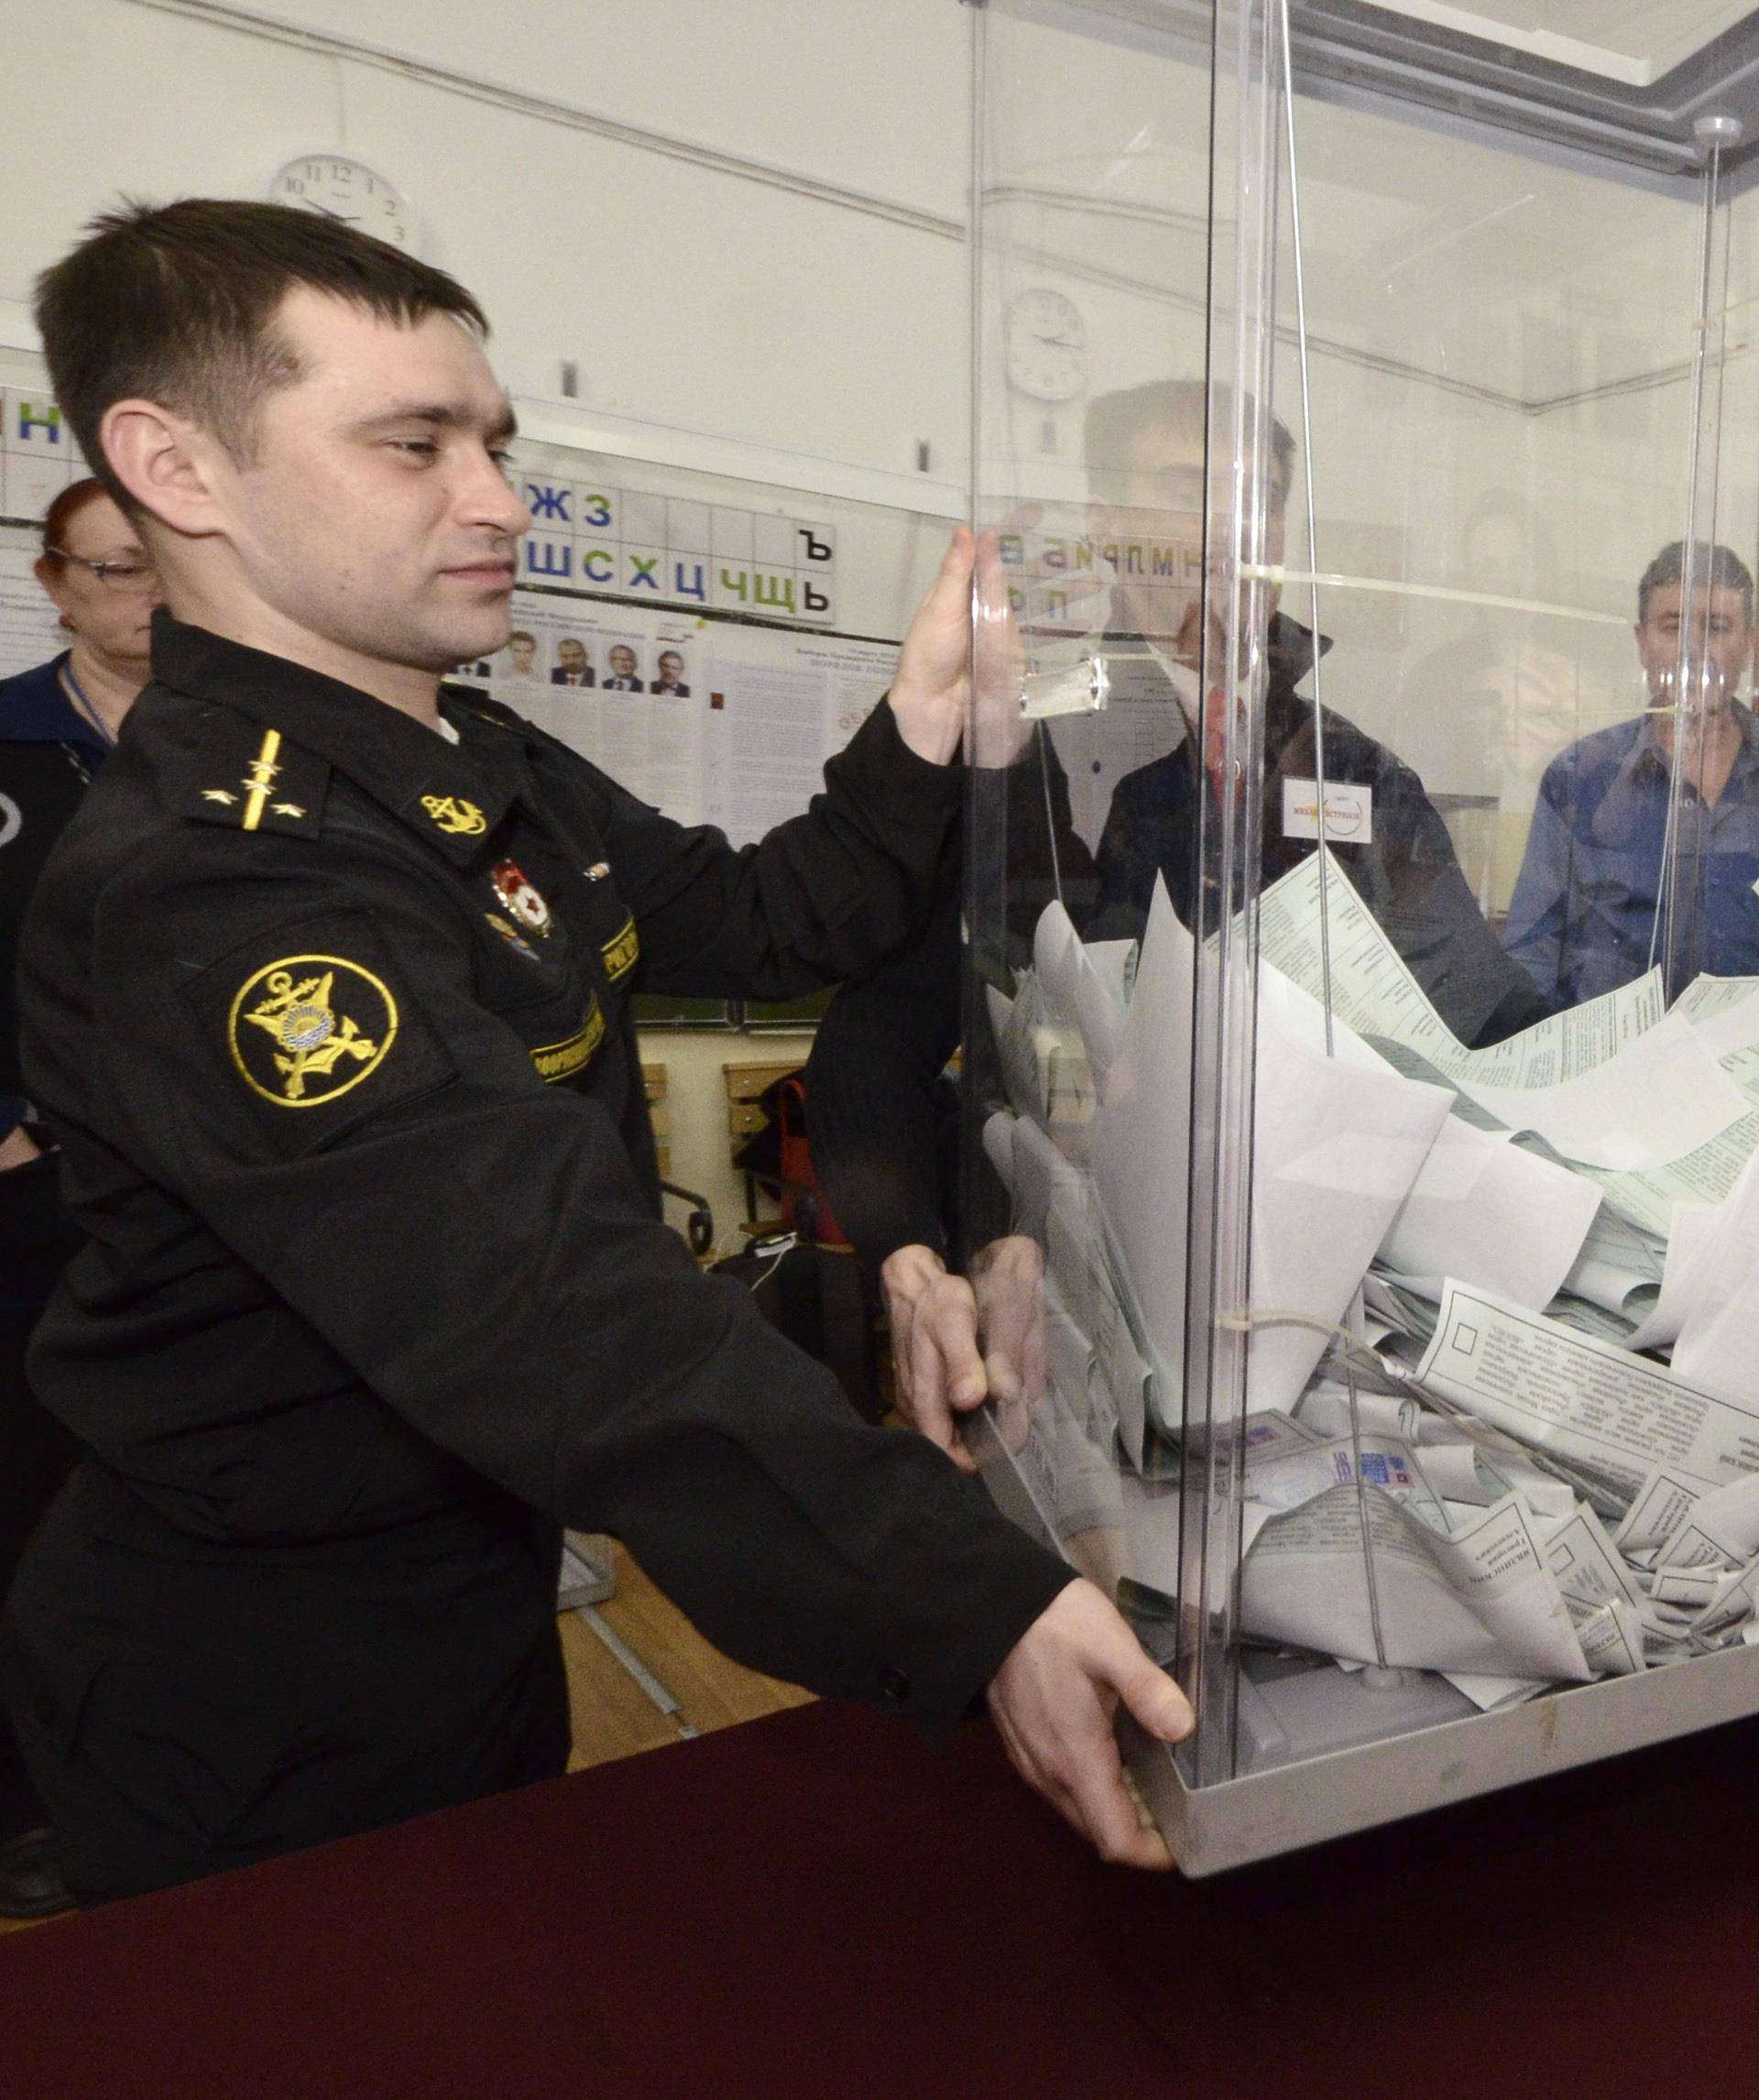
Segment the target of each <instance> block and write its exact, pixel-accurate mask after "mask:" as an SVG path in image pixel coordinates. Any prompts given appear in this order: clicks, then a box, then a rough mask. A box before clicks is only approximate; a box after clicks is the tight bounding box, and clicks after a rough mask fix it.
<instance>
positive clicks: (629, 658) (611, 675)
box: [605, 641, 648, 693]
mask: <svg viewBox="0 0 1759 2100" xmlns="http://www.w3.org/2000/svg"><path fill="white" fill-rule="evenodd" d="M606 662H608V664H609V666H610V669H609V672H608V673H607V675H606V680H605V691H606V693H645V692H646V691H647V689H648V688H647V686H646V684H644V682H643V681H642V679H641V677H640V675H639V673H640V668H641V667H640V662H639V659H638V658H637V656H636V653H635V651H634V650H633V649H631V648H630V647H629V645H628V642H627V641H617V642H613V643H612V645H611V650H610V654H609V656H608V657H607V658H606Z"/></svg>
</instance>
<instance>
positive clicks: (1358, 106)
mask: <svg viewBox="0 0 1759 2100" xmlns="http://www.w3.org/2000/svg"><path fill="white" fill-rule="evenodd" d="M1536 12H1538V11H1536V10H1533V9H1528V10H1525V11H1521V10H1515V11H1513V12H1512V13H1511V12H1509V11H1506V10H1504V11H1502V12H1500V13H1499V12H1496V11H1493V10H1492V11H1490V12H1489V13H1487V15H1486V17H1485V18H1484V19H1483V20H1482V21H1481V22H1480V21H1479V18H1478V17H1477V16H1472V15H1470V14H1469V13H1462V11H1460V10H1459V9H1447V10H1441V9H1436V8H1431V7H1417V6H1415V5H1414V6H1412V7H1411V8H1410V9H1408V10H1404V9H1394V8H1390V7H1388V8H1382V7H1378V6H1371V5H1360V4H1355V0H1350V4H1349V5H1346V4H1345V0H1333V4H1329V5H1298V4H1289V5H1284V0H1243V4H1240V5H1235V4H1221V5H1197V4H1196V0H1094V4H1092V5H1077V4H1076V0H988V4H987V5H983V6H982V7H980V8H977V9H974V13H973V34H974V39H975V46H976V67H975V76H974V77H975V94H976V110H975V118H976V123H975V136H976V139H977V159H976V168H975V174H974V210H975V219H976V229H977V231H976V239H975V242H974V246H973V291H974V301H975V310H976V328H975V335H974V341H975V350H974V369H973V514H974V519H975V521H976V523H977V525H978V527H979V528H980V530H982V532H983V533H984V535H985V537H984V539H983V540H982V541H981V543H980V555H979V572H978V586H977V593H976V605H975V616H974V617H975V629H976V651H977V657H976V662H977V675H976V680H975V686H976V693H975V728H974V732H973V745H974V750H973V755H974V759H975V761H976V762H975V764H974V767H973V771H972V785H971V801H970V806H969V826H968V888H967V902H966V913H965V938H966V956H967V970H966V1008H965V1056H966V1101H967V1119H966V1145H965V1160H964V1176H963V1188H964V1196H963V1217H962V1231H963V1235H964V1239H965V1242H966V1248H965V1252H966V1257H967V1268H968V1273H969V1274H970V1276H971V1279H972V1284H973V1287H974V1290H975V1292H976V1294H977V1297H978V1306H979V1311H980V1316H981V1320H982V1336H983V1347H984V1349H985V1351H986V1354H987V1358H988V1362H989V1401H988V1403H987V1404H986V1406H985V1408H984V1410H983V1411H982V1413H981V1415H980V1416H978V1417H977V1418H976V1419H975V1421H974V1427H973V1429H972V1432H971V1434H972V1438H973V1442H974V1445H975V1447H976V1448H977V1449H978V1456H979V1458H980V1460H981V1462H982V1465H983V1469H984V1473H985V1477H986V1479H987V1481H988V1482H989V1485H990V1488H991V1491H992V1493H994V1494H995V1496H996V1497H997V1499H998V1500H999V1501H1000V1503H1001V1504H1002V1505H1003V1506H1004V1507H1005V1508H1006V1509H1008V1510H1009V1512H1010V1513H1011V1515H1014V1516H1015V1517H1016V1518H1017V1520H1018V1521H1020V1522H1021V1523H1022V1524H1023V1525H1025V1526H1029V1527H1030V1528H1032V1529H1033V1530H1034V1531H1036V1532H1037V1533H1038V1534H1040V1535H1041V1536H1042V1537H1047V1538H1049V1539H1050V1540H1051V1541H1053V1542H1054V1544H1055V1545H1056V1547H1057V1548H1059V1549H1060V1550H1061V1551H1062V1552H1063V1553H1065V1555H1066V1556H1067V1558H1068V1559H1070V1560H1071V1561H1073V1562H1074V1563H1075V1564H1076V1565H1077V1566H1078V1567H1079V1568H1081V1569H1082V1570H1084V1571H1085V1572H1086V1573H1087V1574H1088V1575H1090V1576H1091V1577H1092V1578H1093V1580H1096V1581H1097V1582H1098V1583H1100V1584H1101V1585H1102V1587H1103V1588H1104V1589H1105V1590H1106V1591H1108V1593H1109V1595H1111V1596H1112V1597H1113V1598H1114V1599H1115V1600H1116V1601H1117V1602H1118V1603H1119V1605H1120V1608H1121V1609H1122V1610H1123V1612H1124V1613H1125V1614H1126V1616H1127V1617H1128V1618H1129V1619H1130V1621H1131V1624H1132V1625H1133V1626H1134V1627H1135V1628H1136V1629H1137V1631H1138V1633H1139V1634H1140V1635H1141V1637H1142V1640H1143V1642H1144V1644H1145V1645H1146V1646H1148V1647H1149V1649H1150V1651H1151V1652H1152V1653H1153V1655H1154V1656H1155V1657H1156V1658H1157V1659H1158V1660H1160V1661H1161V1662H1162V1663H1164V1667H1165V1668H1167V1669H1168V1670H1169V1671H1171V1672H1173V1673H1174V1675H1175V1676H1176V1678H1177V1679H1178V1681H1179V1682H1180V1684H1181V1685H1182V1686H1183V1687H1184V1688H1185V1691H1186V1693H1187V1694H1188V1696H1189V1698H1190V1700H1191V1702H1192V1705H1193V1707H1194V1709H1195V1711H1196V1717H1197V1725H1196V1733H1195V1734H1194V1735H1193V1736H1192V1737H1191V1738H1190V1740H1189V1741H1188V1742H1186V1743H1185V1744H1184V1745H1179V1746H1178V1747H1177V1748H1176V1749H1172V1750H1169V1749H1166V1748H1164V1747H1163V1746H1158V1745H1150V1744H1147V1743H1146V1742H1143V1741H1142V1740H1140V1739H1135V1738H1132V1739H1131V1742H1130V1744H1129V1745H1128V1746H1129V1748H1130V1752H1131V1761H1132V1764H1133V1766H1134V1768H1135V1770H1136V1772H1137V1776H1138V1777H1139V1780H1140V1781H1141V1783H1142V1788H1143V1791H1144V1793H1145V1796H1146V1798H1147V1799H1148V1801H1149V1803H1150V1804H1151V1806H1152V1808H1153V1812H1154V1814H1155V1815H1156V1817H1157V1819H1158V1820H1159V1821H1160V1822H1161V1823H1162V1825H1163V1827H1164V1830H1165V1832H1166V1834H1167V1837H1168V1840H1169V1842H1170V1843H1171V1845H1172V1847H1173V1849H1174V1853H1175V1854H1176V1856H1177V1857H1178V1858H1179V1860H1180V1862H1181V1864H1182V1865H1183V1866H1184V1867H1185V1870H1186V1871H1187V1872H1190V1873H1195V1874H1202V1873H1207V1872H1213V1871H1217V1870H1218V1869H1221V1868H1225V1867H1227V1866H1229V1865H1235V1864H1237V1863H1240V1862H1243V1861H1247V1860H1251V1859H1254V1858H1260V1857H1262V1856H1265V1855H1267V1854H1275V1853H1278V1852H1282V1851H1284V1850H1287V1849H1290V1848H1292V1847H1295V1846H1298V1845H1301V1844H1305V1843H1313V1842H1316V1841H1317V1840H1320V1839H1324V1838H1327V1837H1330V1836H1334V1835H1338V1834H1340V1833H1342V1832H1348V1831H1352V1830H1358V1829H1361V1828H1364V1827H1367V1826H1369V1825H1372V1824H1376V1823H1380V1822H1384V1821H1391V1820H1393V1819H1394V1818H1397V1817H1400V1816H1404V1815H1408V1814H1411V1813H1414V1812H1415V1811H1418V1810H1424V1809H1427V1808H1430V1807H1432V1806H1436V1805H1437V1804H1440V1803H1443V1802H1446V1801H1448V1800H1451V1799H1459V1798H1463V1797H1466V1796H1469V1795H1472V1794H1476V1793H1480V1792H1483V1791H1486V1790H1488V1789H1490V1788H1497V1787H1502V1786H1505V1785H1509V1784H1513V1783H1515V1782H1518V1781H1523V1780H1526V1779H1529V1778H1533V1777H1539V1776H1541V1775H1543V1774H1545V1773H1547V1772H1550V1771H1554V1770H1557V1769H1560V1768H1563V1767H1566V1766H1572V1765H1578V1764H1581V1763H1583V1762H1586V1761H1588V1760H1590V1759H1594V1758H1598V1757H1602V1756H1606V1755H1612V1754H1615V1753H1617V1752H1619V1751H1622V1750H1624V1749H1628V1748H1631V1747H1633V1746H1636V1745H1642V1744H1644V1743H1649V1742H1653V1741H1655V1740H1658V1739H1661V1738H1664V1737H1667V1736H1671V1735H1677V1734H1683V1733H1685V1732H1687V1731H1689V1730H1693V1729H1698V1728H1702V1727H1706V1726H1709V1725H1710V1724H1712V1723H1718V1722H1721V1721H1725V1720H1728V1719H1730V1718H1732V1717H1734V1716H1736V1715H1740V1714H1743V1713H1748V1712H1755V1711H1759V1654H1756V1653H1755V1652H1754V1642H1755V1641H1759V1621H1755V1618H1754V1595H1755V1591H1759V1559H1756V1558H1755V1555H1756V1554H1759V1168H1755V1166H1754V1155H1755V1149H1756V1148H1759V731H1756V730H1755V724H1754V716H1753V713H1752V711H1751V708H1752V699H1753V679H1754V663H1753V655H1754V575H1753V572H1754V566H1755V558H1756V542H1759V412H1756V411H1759V367H1756V362H1755V358H1754V341H1755V328H1756V327H1759V196H1756V195H1755V192H1754V188H1753V186H1752V185H1753V179H1754V175H1755V172H1759V159H1755V158H1754V148H1755V143H1759V19H1755V20H1754V21H1747V20H1745V19H1743V10H1741V9H1739V8H1721V9H1719V8H1706V7H1702V6H1688V5H1678V6H1673V7H1669V6H1661V5H1658V6H1656V7H1655V8H1651V9H1646V10H1630V9H1607V10H1595V9H1586V10H1584V9H1574V10H1566V11H1564V12H1565V13H1567V14H1568V16H1569V20H1570V23H1571V24H1572V25H1573V29H1572V30H1571V33H1570V34H1565V33H1564V32H1563V30H1561V29H1559V30H1557V31H1542V30H1538V29H1534V28H1532V27H1530V26H1529V25H1530V23H1531V21H1532V19H1533V17H1534V16H1535V13H1536ZM1430 16H1445V18H1446V20H1447V21H1448V24H1450V25H1453V26H1451V27H1437V26H1435V24H1434V23H1432V22H1431V21H1430V20H1428V19H1426V17H1430ZM1517 16H1518V20H1517ZM1601 16H1618V17H1620V20H1619V21H1618V22H1617V23H1616V24H1609V23H1607V22H1605V21H1603V20H1601V19H1600V18H1601ZM1639 16H1641V17H1642V19H1641V20H1638V19H1637V17H1639ZM1560 18H1561V17H1560ZM1475 23H1476V24H1477V26H1478V27H1479V28H1480V29H1481V31H1482V34H1481V35H1476V34H1472V33H1469V32H1470V30H1471V29H1472V27H1473V25H1474V24H1475ZM1577 32H1579V33H1577Z"/></svg>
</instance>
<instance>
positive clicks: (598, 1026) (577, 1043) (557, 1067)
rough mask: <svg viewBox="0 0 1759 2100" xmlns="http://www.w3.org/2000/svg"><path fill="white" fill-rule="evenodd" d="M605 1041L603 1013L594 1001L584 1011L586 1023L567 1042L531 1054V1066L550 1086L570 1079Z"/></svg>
mask: <svg viewBox="0 0 1759 2100" xmlns="http://www.w3.org/2000/svg"><path fill="white" fill-rule="evenodd" d="M604 1040H605V1010H604V1008H603V1007H601V1006H600V1005H599V1003H598V1001H597V1000H596V999H595V1000H594V1001H593V1003H592V1004H591V1006H589V1007H588V1008H587V1010H586V1018H585V1021H583V1022H582V1023H581V1024H580V1026H579V1027H578V1028H577V1029H575V1031H574V1034H572V1035H571V1036H569V1038H568V1040H567V1041H566V1042H565V1043H546V1044H544V1045H541V1047H540V1048H538V1049H536V1050H534V1051H532V1053H531V1062H532V1064H533V1065H534V1066H536V1067H537V1073H538V1077H539V1078H540V1079H541V1080H542V1081H543V1083H544V1084H545V1086H550V1085H552V1083H553V1082H554V1081H555V1080H557V1079H567V1078H571V1077H573V1076H574V1073H576V1072H578V1071H579V1070H580V1068H581V1066H583V1065H585V1064H586V1063H587V1062H588V1060H589V1059H590V1058H591V1056H592V1055H593V1052H594V1051H595V1050H596V1049H597V1048H598V1046H599V1045H600V1044H601V1043H602V1042H603V1041H604Z"/></svg>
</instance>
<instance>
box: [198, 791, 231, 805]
mask: <svg viewBox="0 0 1759 2100" xmlns="http://www.w3.org/2000/svg"><path fill="white" fill-rule="evenodd" d="M237 799H238V797H237V796H236V795H235V794H232V793H229V792H228V791H227V790H226V789H225V788H203V789H202V801H203V802H224V803H235V802H236V801H237Z"/></svg>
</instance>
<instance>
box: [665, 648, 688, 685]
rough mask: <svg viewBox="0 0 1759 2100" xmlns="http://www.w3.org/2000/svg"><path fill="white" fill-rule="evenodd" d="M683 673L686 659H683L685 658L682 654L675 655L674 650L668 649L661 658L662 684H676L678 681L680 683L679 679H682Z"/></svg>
mask: <svg viewBox="0 0 1759 2100" xmlns="http://www.w3.org/2000/svg"><path fill="white" fill-rule="evenodd" d="M683 675H684V660H683V657H682V656H675V655H673V653H672V651H671V650H667V651H666V652H665V654H664V655H663V656H662V657H661V659H660V683H661V684H662V685H676V684H677V683H678V681H679V680H680V679H681V678H682V677H683Z"/></svg>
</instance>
